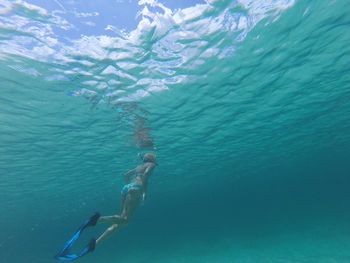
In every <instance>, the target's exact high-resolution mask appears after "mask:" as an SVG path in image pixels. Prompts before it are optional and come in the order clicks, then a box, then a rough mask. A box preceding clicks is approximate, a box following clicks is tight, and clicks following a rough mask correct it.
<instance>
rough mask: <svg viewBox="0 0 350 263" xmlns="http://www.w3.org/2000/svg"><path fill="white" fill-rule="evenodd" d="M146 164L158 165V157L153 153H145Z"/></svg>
mask: <svg viewBox="0 0 350 263" xmlns="http://www.w3.org/2000/svg"><path fill="white" fill-rule="evenodd" d="M143 161H144V162H149V163H156V155H155V154H153V153H145V154H144V156H143Z"/></svg>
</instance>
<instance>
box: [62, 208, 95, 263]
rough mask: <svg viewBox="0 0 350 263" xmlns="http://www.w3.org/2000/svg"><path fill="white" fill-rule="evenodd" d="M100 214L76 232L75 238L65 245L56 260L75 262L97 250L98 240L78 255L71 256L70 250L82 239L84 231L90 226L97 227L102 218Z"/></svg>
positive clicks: (92, 241)
mask: <svg viewBox="0 0 350 263" xmlns="http://www.w3.org/2000/svg"><path fill="white" fill-rule="evenodd" d="M100 216H101V215H100V214H99V213H95V214H94V215H93V216H91V217H90V218H89V219H88V220H86V221H85V222H84V223H83V224H82V225H81V226H80V227H79V228H78V230H77V231H75V232H74V234H73V236H72V237H71V239H69V240H68V241H67V242H66V244H65V245H64V247H63V249H62V250H61V252H60V253H58V254H57V255H56V256H55V258H56V259H57V260H62V261H73V260H75V259H78V258H80V257H82V256H84V255H86V254H87V253H89V252H92V251H94V250H95V246H96V240H95V239H92V240H91V241H90V242H89V244H88V245H87V246H86V247H85V248H84V249H83V250H82V251H81V252H80V253H79V254H78V255H76V254H71V253H70V249H71V247H72V246H73V245H74V243H75V242H76V241H77V240H78V238H79V237H80V235H81V233H82V232H83V231H84V229H86V228H87V227H89V226H95V225H96V223H97V221H98V219H99V218H100Z"/></svg>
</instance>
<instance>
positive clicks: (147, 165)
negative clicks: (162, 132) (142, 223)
mask: <svg viewBox="0 0 350 263" xmlns="http://www.w3.org/2000/svg"><path fill="white" fill-rule="evenodd" d="M142 160H143V163H142V164H141V165H139V166H137V167H136V168H135V169H132V170H130V171H129V172H127V173H126V174H125V176H124V177H125V182H126V185H124V187H123V189H122V192H121V213H120V215H112V216H102V217H101V216H100V214H99V213H96V214H94V215H93V216H92V217H90V218H89V219H88V220H87V221H85V222H84V223H83V224H82V225H81V226H80V228H79V229H78V230H77V231H76V232H75V233H74V234H73V236H72V238H71V239H70V240H68V242H67V243H66V244H65V245H64V247H63V249H62V250H61V251H60V252H59V253H58V254H57V255H56V256H55V258H56V259H58V260H63V261H73V260H76V259H77V258H80V257H82V256H84V255H86V254H87V253H89V252H92V251H94V250H95V247H96V246H97V245H99V244H100V243H101V242H102V241H103V240H105V239H106V238H107V237H109V236H110V235H111V234H112V233H113V232H115V231H116V230H117V229H119V228H120V227H121V226H123V225H126V224H127V223H128V222H129V220H130V217H131V215H132V214H133V212H134V211H135V209H136V208H137V206H138V205H139V204H140V202H141V200H142V201H144V200H145V199H146V195H147V186H148V179H149V177H150V176H151V174H152V172H153V170H154V168H155V167H156V165H157V163H156V156H155V155H154V154H152V153H146V154H145V155H144V156H143V158H142ZM97 223H106V224H110V225H111V226H110V227H109V228H107V230H106V231H105V232H104V233H103V234H102V235H101V236H100V237H99V238H98V239H97V240H96V239H94V238H93V239H92V240H91V241H90V242H89V244H88V245H87V246H86V247H85V248H84V249H83V250H82V251H81V252H80V253H79V254H72V253H71V251H70V250H71V248H72V246H73V245H74V243H75V242H76V241H77V240H78V238H79V237H80V235H81V233H82V232H83V231H84V230H85V229H86V228H87V227H90V226H95V225H96V224H97Z"/></svg>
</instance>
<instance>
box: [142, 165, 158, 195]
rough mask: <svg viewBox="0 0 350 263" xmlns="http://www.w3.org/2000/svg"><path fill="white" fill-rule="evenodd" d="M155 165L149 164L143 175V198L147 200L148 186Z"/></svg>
mask: <svg viewBox="0 0 350 263" xmlns="http://www.w3.org/2000/svg"><path fill="white" fill-rule="evenodd" d="M154 167H155V165H154V164H152V165H149V166H148V167H147V168H146V170H145V172H144V173H143V176H142V186H143V195H142V200H143V201H145V199H146V195H147V188H148V178H149V177H150V176H151V174H152V171H153V169H154Z"/></svg>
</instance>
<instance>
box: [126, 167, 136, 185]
mask: <svg viewBox="0 0 350 263" xmlns="http://www.w3.org/2000/svg"><path fill="white" fill-rule="evenodd" d="M135 173H136V168H135V169H132V170H130V171H128V172H127V173H126V174H125V175H124V181H125V182H126V183H129V182H130V180H131V176H133V175H134V174H135Z"/></svg>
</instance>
